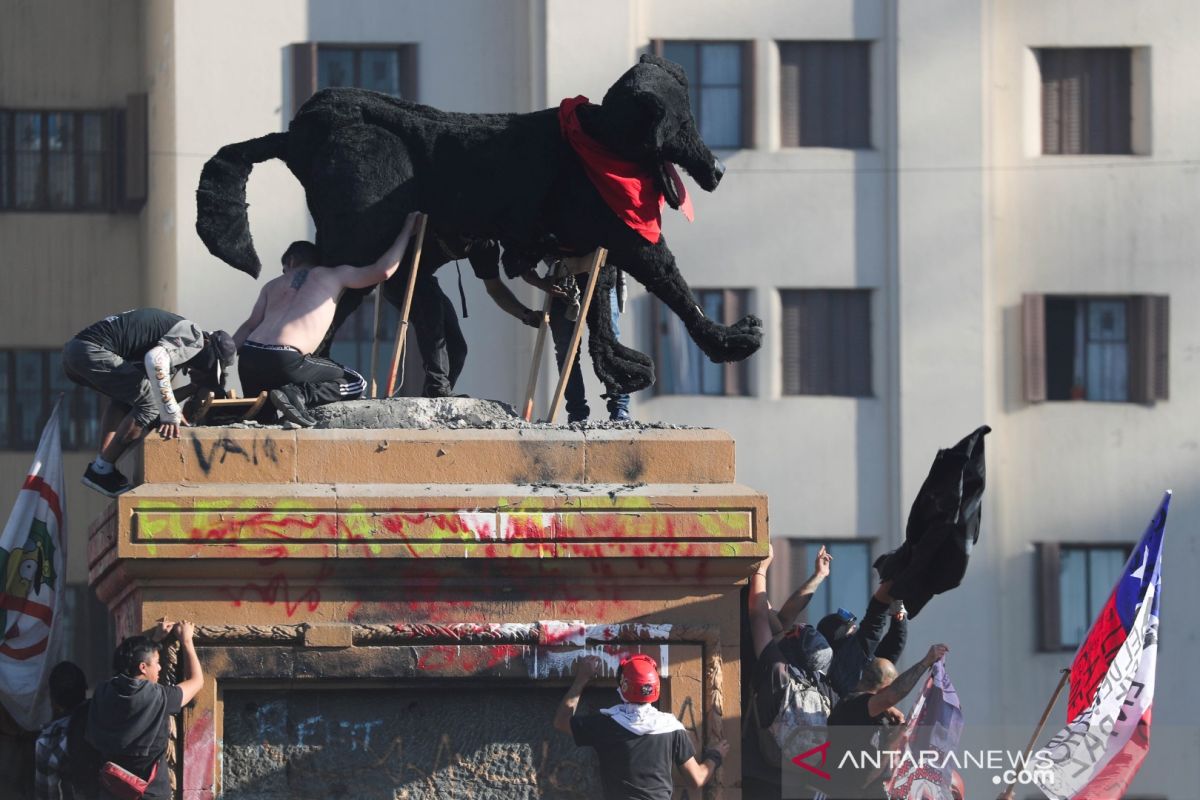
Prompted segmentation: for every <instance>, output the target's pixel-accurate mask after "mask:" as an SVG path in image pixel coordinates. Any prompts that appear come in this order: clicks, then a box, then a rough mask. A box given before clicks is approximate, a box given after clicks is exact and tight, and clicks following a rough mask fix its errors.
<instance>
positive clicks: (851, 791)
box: [829, 644, 950, 798]
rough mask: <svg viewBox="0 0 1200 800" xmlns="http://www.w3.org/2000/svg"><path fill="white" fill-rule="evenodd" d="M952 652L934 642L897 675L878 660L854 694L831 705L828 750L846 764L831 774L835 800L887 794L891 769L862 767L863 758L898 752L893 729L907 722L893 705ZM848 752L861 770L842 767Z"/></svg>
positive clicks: (846, 763) (885, 765)
mask: <svg viewBox="0 0 1200 800" xmlns="http://www.w3.org/2000/svg"><path fill="white" fill-rule="evenodd" d="M948 652H950V648H949V647H947V646H946V645H944V644H935V645H933V646H932V647H930V648H929V652H928V653H926V654H925V657H924V658H923V659H921V660H920V661H918V662H917V663H916V664H914V665H913V666H911V667H909V668H908V669H906V670H905V671H904V672H903V673H901V674H900V675H899V676H897V675H896V667H895V666H894V665H893V664H892V662H890V661H888V660H887V659H883V658H876V659H874V660H872V661H871V663H869V664H868V665H867V667H866V668H865V669H864V670H863V672H862V677H861V678H860V679H859V681H858V684H857V685H855V686H854V688H853V691H852V692H850V693H849V694H847V695H845V696H843V697H842V699H841V700H839V701H838V703H837V705H835V706H834V707H833V713H831V714H830V715H829V741H830V752H831V754H833V755H834V756H835V757H836V758H837V759H838V763H839V764H841V765H842V766H841V767H840V768H839V769H836V770H833V771H832V774H833V780H834V782H835V786H836V789H835V790H834V792H833V796H837V797H844V798H867V797H882V796H883V795H884V789H883V784H884V781H885V780H886V778H887V770H886V769H884V768H881V769H875V768H874V766H873V765H864V764H863V755H862V754H864V753H866V754H870V755H871V757H872V758H874V753H875V752H876V751H882V750H892V749H895V748H894V747H892V738H893V735H894V734H893V733H890V732H889V729H891V728H892V727H893V726H899V725H903V724H904V714H902V713H901V712H900V711H899V709H897V708H896V707H895V706H896V705H897V704H898V703H899V702H900V701H902V700H903V699H904V698H905V697H906V696H907V695H908V693H909V692H911V691H912V690H913V688H914V687H915V686H916V685H917V681H919V680H920V679H921V676H923V675H924V674H925V672H926V671H927V670H929V669H930V668H931V667H933V664H934V662H935V661H937V660H938V659H939V658H942V657H943V656H945V655H946V653H948ZM898 732H899V731H898V730H897V731H896V733H898ZM846 753H851V754H853V757H854V761H855V763H857V764H858V765H859V767H860V768H859V769H854V768H853V767H852V765H851V764H850V763H849V761H846V762H844V763H843V758H844V755H843V754H846ZM881 767H887V763H886V761H881Z"/></svg>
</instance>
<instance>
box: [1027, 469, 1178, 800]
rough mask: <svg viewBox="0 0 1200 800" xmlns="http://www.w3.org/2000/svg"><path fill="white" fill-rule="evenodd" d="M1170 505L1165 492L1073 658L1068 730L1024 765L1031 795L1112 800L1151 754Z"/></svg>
mask: <svg viewBox="0 0 1200 800" xmlns="http://www.w3.org/2000/svg"><path fill="white" fill-rule="evenodd" d="M1170 504H1171V493H1170V492H1167V493H1166V495H1164V496H1163V500H1162V503H1161V505H1159V507H1158V512H1157V513H1155V515H1154V519H1153V520H1151V522H1150V526H1149V527H1148V528H1147V529H1146V532H1145V533H1144V534H1143V535H1142V539H1141V541H1140V542H1138V544H1137V547H1135V548H1134V550H1133V553H1131V554H1130V556H1129V560H1128V561H1127V562H1126V563H1125V568H1124V569H1123V570H1122V571H1121V578H1120V580H1118V581H1117V585H1116V586H1115V587H1114V588H1113V591H1112V594H1111V595H1110V596H1109V598H1108V602H1107V603H1105V605H1104V609H1103V610H1102V611H1101V612H1100V616H1099V617H1097V618H1096V621H1095V622H1094V623H1093V624H1092V629H1091V630H1090V631H1088V635H1087V638H1086V639H1085V640H1084V642H1083V644H1082V645H1080V647H1079V652H1078V653H1076V654H1075V660H1074V662H1072V664H1071V695H1070V700H1069V702H1068V704H1067V720H1068V722H1067V727H1065V728H1063V729H1062V730H1061V731H1059V733H1058V734H1057V735H1056V736H1055V737H1054V738H1053V739H1051V740H1050V742H1049V743H1048V744H1047V745H1046V746H1045V747H1044V748H1042V749H1041V750H1039V751H1038V752H1037V754H1035V756H1034V761H1033V762H1032V764H1031V765H1030V769H1031V770H1032V771H1034V773H1035V775H1036V776H1037V777H1036V780H1035V783H1036V784H1037V786H1038V788H1040V789H1041V790H1042V791H1043V792H1045V794H1046V796H1047V797H1049V798H1052V800H1119V798H1121V797H1123V796H1124V795H1125V790H1126V788H1127V787H1128V786H1129V783H1130V782H1131V781H1132V780H1133V776H1134V775H1136V774H1137V771H1138V768H1140V767H1141V765H1142V761H1143V760H1145V758H1146V754H1147V753H1148V752H1149V751H1150V710H1151V705H1152V704H1153V702H1154V666H1155V663H1156V661H1157V657H1158V609H1159V602H1160V600H1161V586H1162V584H1161V572H1162V540H1163V531H1164V530H1165V528H1166V524H1167V508H1168V506H1169V505H1170ZM1046 766H1049V767H1050V768H1049V769H1044V767H1046Z"/></svg>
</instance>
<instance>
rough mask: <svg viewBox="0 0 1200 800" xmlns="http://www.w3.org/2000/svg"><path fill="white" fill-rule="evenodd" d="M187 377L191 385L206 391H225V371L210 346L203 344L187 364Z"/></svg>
mask: <svg viewBox="0 0 1200 800" xmlns="http://www.w3.org/2000/svg"><path fill="white" fill-rule="evenodd" d="M187 373H188V377H190V378H191V379H192V383H195V384H196V385H198V386H203V387H204V388H206V389H214V390H220V391H222V392H223V391H224V390H225V378H226V374H225V369H224V367H222V366H221V362H220V360H219V359H218V358H217V354H216V351H215V350H214V348H213V347H212V345H211V344H207V343H206V344H205V345H204V349H203V350H201V351H200V352H199V353H198V354H196V356H195V357H194V358H193V359H192V360H191V361H189V362H188V363H187Z"/></svg>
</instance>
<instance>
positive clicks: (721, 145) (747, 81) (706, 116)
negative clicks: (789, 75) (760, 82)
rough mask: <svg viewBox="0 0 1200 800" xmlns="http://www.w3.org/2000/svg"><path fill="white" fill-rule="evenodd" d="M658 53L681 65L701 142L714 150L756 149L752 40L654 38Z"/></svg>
mask: <svg viewBox="0 0 1200 800" xmlns="http://www.w3.org/2000/svg"><path fill="white" fill-rule="evenodd" d="M654 47H655V51H656V52H657V53H659V55H661V56H662V57H663V58H665V59H667V60H668V61H674V62H675V63H677V64H679V65H680V66H682V67H683V69H684V72H686V73H687V76H688V94H689V95H690V97H691V102H692V116H693V117H695V119H696V125H697V126H698V127H699V129H700V138H702V139H703V140H704V143H705V144H707V145H708V146H709V147H710V148H712V149H714V150H734V149H739V148H743V147H750V146H752V140H753V135H752V127H751V126H752V117H753V106H752V102H753V71H754V70H753V59H752V52H753V48H752V46H751V43H750V42H708V41H703V42H702V41H673V40H656V41H655V43H654Z"/></svg>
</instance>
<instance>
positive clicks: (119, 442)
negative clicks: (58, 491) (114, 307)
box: [62, 308, 236, 497]
mask: <svg viewBox="0 0 1200 800" xmlns="http://www.w3.org/2000/svg"><path fill="white" fill-rule="evenodd" d="M235 352H236V348H235V347H234V344H233V339H232V338H231V337H230V336H229V334H228V333H226V332H225V331H212V332H205V331H201V330H200V328H199V327H198V326H197V325H196V323H194V322H192V321H190V320H186V319H184V318H183V317H181V316H179V315H178V314H172V313H171V312H169V311H163V310H162V309H158V308H137V309H134V310H132V311H126V312H124V313H121V314H115V315H113V316H111V317H105V318H104V319H102V320H100V321H99V322H97V323H95V324H93V325H89V326H88V327H86V328H84V329H83V330H82V331H80V332H79V333H77V334H75V338H73V339H72V340H71V341H69V342H67V344H66V345H65V346H64V347H63V359H62V364H63V371H64V372H65V373H66V375H67V377H68V378H70V379H71V380H72V381H74V382H75V383H77V384H79V385H80V386H87V387H90V388H92V389H95V390H96V391H97V392H99V393H100V394H102V395H104V396H106V397H108V398H109V404H108V408H107V409H106V410H105V412H104V418H103V419H102V421H101V423H100V436H101V440H100V452H99V454H98V455H97V456H96V459H95V460H94V461H92V463H91V464H89V465H88V468H87V470H86V471H85V472H84V473H83V484H84V485H85V486H88V487H90V488H92V489H95V490H96V491H98V492H100V493H101V494H104V495H107V496H109V497H116V496H117V495H120V494H123V493H125V492H127V491H129V490H130V489H132V488H133V487H132V485H131V484H130V483H129V481H128V480H127V479H126V478H125V476H124V475H122V474H121V473H120V472H119V471H118V470H117V468H116V466H115V465H116V462H117V459H118V458H120V457H121V455H122V454H123V453H124V452H125V451H126V450H127V449H128V448H129V447H130V446H131V445H132V444H133V443H134V442H136V441H138V440H139V439H141V438H142V436H144V435H145V433H146V431H147V430H148V429H149V428H151V427H152V426H154V425H158V432H159V434H160V435H161V436H162V437H163V438H164V439H173V438H176V437H178V436H179V426H180V425H186V424H187V420H186V419H184V416H183V411H182V410H181V409H180V407H179V400H182V399H184V398H185V397H186V396H187V395H188V394H190V393H191V391H193V390H194V389H196V388H200V387H207V388H214V389H219V388H221V387H223V386H224V381H225V372H226V371H227V370H228V369H229V367H230V366H231V365H232V364H233V358H234V354H235ZM179 370H184V371H186V372H188V374H189V375H190V376H191V378H192V385H191V386H190V387H185V388H184V389H182V390H180V391H179V392H178V393H177V392H175V391H174V390H173V389H172V388H171V379H172V378H173V377H174V375H175V373H176V372H178V371H179Z"/></svg>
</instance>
